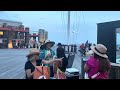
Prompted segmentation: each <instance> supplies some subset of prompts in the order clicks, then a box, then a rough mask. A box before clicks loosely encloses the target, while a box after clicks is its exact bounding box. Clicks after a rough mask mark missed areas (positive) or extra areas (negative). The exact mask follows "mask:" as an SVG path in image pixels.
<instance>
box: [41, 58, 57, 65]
mask: <svg viewBox="0 0 120 90" xmlns="http://www.w3.org/2000/svg"><path fill="white" fill-rule="evenodd" d="M55 61H56V60H54V59H53V60H49V61H47V60H42V63H43V64H53V63H54V62H55Z"/></svg>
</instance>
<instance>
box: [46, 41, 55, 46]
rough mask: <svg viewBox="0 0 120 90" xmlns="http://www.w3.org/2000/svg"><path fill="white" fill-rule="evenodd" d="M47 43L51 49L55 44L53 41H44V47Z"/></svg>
mask: <svg viewBox="0 0 120 90" xmlns="http://www.w3.org/2000/svg"><path fill="white" fill-rule="evenodd" d="M48 43H50V44H51V47H52V46H53V45H54V44H55V42H53V41H50V40H46V41H45V44H44V47H46V45H47V44H48Z"/></svg>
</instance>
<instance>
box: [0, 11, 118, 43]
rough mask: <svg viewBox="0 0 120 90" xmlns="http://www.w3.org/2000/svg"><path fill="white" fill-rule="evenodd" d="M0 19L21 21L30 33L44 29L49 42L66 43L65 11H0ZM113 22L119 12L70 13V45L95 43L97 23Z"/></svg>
mask: <svg viewBox="0 0 120 90" xmlns="http://www.w3.org/2000/svg"><path fill="white" fill-rule="evenodd" d="M0 19H8V20H16V21H21V22H22V23H23V25H24V26H25V27H29V28H30V31H31V32H36V31H37V32H38V29H45V30H46V31H48V38H49V39H50V40H53V41H55V42H56V43H58V42H61V43H67V11H1V12H0ZM115 20H120V12H119V11H71V22H70V23H71V25H70V26H71V28H70V43H73V42H74V43H78V44H79V43H82V42H86V40H89V41H90V42H92V43H97V23H101V22H108V21H115ZM74 30H75V31H76V32H77V34H76V35H77V36H76V35H75V34H74V38H73V33H72V31H74ZM117 42H119V43H120V35H119V37H118V39H117Z"/></svg>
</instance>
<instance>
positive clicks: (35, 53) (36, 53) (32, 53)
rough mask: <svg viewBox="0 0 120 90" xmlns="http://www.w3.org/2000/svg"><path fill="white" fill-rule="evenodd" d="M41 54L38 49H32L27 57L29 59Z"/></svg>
mask: <svg viewBox="0 0 120 90" xmlns="http://www.w3.org/2000/svg"><path fill="white" fill-rule="evenodd" d="M39 54H40V53H39V50H37V49H36V48H32V49H30V51H29V54H28V55H27V56H26V57H29V56H31V55H39Z"/></svg>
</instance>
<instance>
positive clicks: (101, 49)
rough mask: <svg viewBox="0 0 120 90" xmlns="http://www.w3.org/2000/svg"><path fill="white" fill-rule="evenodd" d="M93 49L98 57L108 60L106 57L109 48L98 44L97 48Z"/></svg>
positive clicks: (92, 47) (93, 47)
mask: <svg viewBox="0 0 120 90" xmlns="http://www.w3.org/2000/svg"><path fill="white" fill-rule="evenodd" d="M91 49H92V51H93V52H94V53H96V54H97V55H99V56H101V57H104V58H108V56H107V55H106V52H107V48H106V47H105V46H104V45H102V44H97V45H96V46H91Z"/></svg>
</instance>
